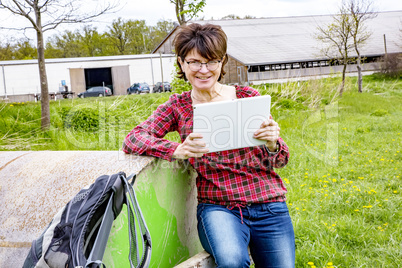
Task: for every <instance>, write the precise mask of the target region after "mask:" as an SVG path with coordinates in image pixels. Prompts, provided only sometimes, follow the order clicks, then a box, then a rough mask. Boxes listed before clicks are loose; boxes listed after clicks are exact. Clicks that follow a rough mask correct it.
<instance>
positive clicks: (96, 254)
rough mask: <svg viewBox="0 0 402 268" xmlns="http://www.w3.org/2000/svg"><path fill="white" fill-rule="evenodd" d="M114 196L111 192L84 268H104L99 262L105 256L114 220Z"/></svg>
mask: <svg viewBox="0 0 402 268" xmlns="http://www.w3.org/2000/svg"><path fill="white" fill-rule="evenodd" d="M114 195H115V194H114V193H113V192H112V194H111V196H110V198H109V201H108V204H107V207H106V210H105V214H104V215H103V219H102V223H101V226H100V227H99V231H98V234H97V237H96V239H95V242H94V244H93V246H92V250H91V253H90V254H89V257H88V259H87V263H86V264H85V267H88V268H98V267H106V266H105V265H104V264H103V263H102V261H101V260H102V259H103V254H105V249H106V244H107V240H108V238H109V234H110V230H111V229H112V225H113V221H114V219H115V216H114V213H113V207H114V204H113V203H114V202H113V201H114Z"/></svg>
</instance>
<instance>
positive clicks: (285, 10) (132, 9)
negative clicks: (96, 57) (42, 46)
mask: <svg viewBox="0 0 402 268" xmlns="http://www.w3.org/2000/svg"><path fill="white" fill-rule="evenodd" d="M111 1H112V0H111ZM114 1H116V0H114ZM119 1H120V9H119V10H118V11H117V12H116V13H114V14H111V15H106V16H103V17H101V18H100V19H99V20H100V21H97V22H95V23H92V25H94V26H97V27H98V30H99V31H101V32H102V31H104V30H105V29H106V26H108V25H110V24H111V23H112V21H113V20H114V19H117V18H118V17H121V18H123V19H126V20H127V19H132V20H145V21H146V24H147V25H149V26H151V25H156V23H157V22H158V21H159V20H172V21H176V19H175V7H174V5H173V4H171V3H170V0H119ZM90 2H92V3H93V2H94V1H87V2H85V1H83V2H82V3H90ZM341 2H342V0H206V6H205V8H204V12H203V13H201V14H200V17H203V18H204V19H211V18H213V19H220V18H222V17H224V16H226V15H229V14H234V15H237V16H240V17H244V16H246V15H250V16H254V17H257V18H260V17H288V16H304V15H325V14H334V13H336V12H337V10H338V9H339V5H340V3H341ZM374 7H375V10H377V11H395V10H402V1H401V0H376V1H374ZM16 19H17V18H15V17H10V15H9V14H8V13H5V11H0V25H1V26H10V25H16V24H17V23H18V24H19V25H21V23H26V21H25V19H23V18H21V19H19V20H20V21H16ZM72 28H80V26H77V25H72V26H69V28H68V29H72ZM64 29H65V28H59V30H64ZM55 33H57V32H53V33H47V36H45V38H47V37H48V36H49V34H50V35H51V34H55ZM10 36H16V33H15V32H14V33H10V32H9V31H5V30H0V42H1V39H2V38H5V37H6V38H9V37H10ZM34 36H35V35H30V37H31V38H34Z"/></svg>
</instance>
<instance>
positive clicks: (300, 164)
mask: <svg viewBox="0 0 402 268" xmlns="http://www.w3.org/2000/svg"><path fill="white" fill-rule="evenodd" d="M339 82H340V81H339V78H327V79H321V80H311V81H305V82H292V83H285V84H269V85H260V86H255V88H257V89H258V90H259V91H260V92H261V93H262V94H270V95H271V96H272V98H273V109H272V114H273V116H274V118H275V119H276V120H277V121H278V122H279V125H280V127H281V136H282V138H283V139H284V140H285V141H286V142H287V144H288V145H289V147H290V154H291V155H290V161H289V164H288V165H287V166H286V167H285V168H283V169H281V170H277V172H278V173H279V174H280V175H281V177H282V178H283V180H284V181H285V185H286V186H287V188H288V190H289V192H288V204H289V208H290V212H291V216H292V219H293V222H294V226H295V233H296V247H297V252H296V258H297V263H296V267H353V268H355V267H387V268H388V267H402V263H401V260H402V245H401V243H402V227H401V221H402V209H401V207H402V178H401V160H402V153H401V150H402V134H401V133H402V105H401V104H402V80H401V79H387V78H382V77H380V76H378V75H371V76H366V77H365V78H364V89H363V91H364V92H363V93H360V94H359V93H357V88H356V79H355V78H348V79H347V83H346V91H345V93H344V95H343V97H342V98H339V97H338V94H337V87H338V85H339ZM168 97H169V94H168V93H162V94H147V95H130V96H119V97H110V98H92V99H73V100H60V101H52V102H51V121H52V126H51V128H50V130H49V131H47V132H42V131H41V130H40V106H39V104H37V103H2V104H1V103H0V135H1V137H2V139H1V141H0V149H1V150H118V149H119V148H120V147H121V143H122V140H123V138H124V136H125V135H126V134H127V133H128V131H129V130H131V129H132V128H133V127H134V126H135V125H137V124H138V123H139V122H141V121H143V120H144V119H145V118H146V117H147V116H148V115H149V114H150V113H151V112H152V111H153V110H155V108H156V107H157V106H158V105H159V104H161V103H163V102H164V101H166V100H167V99H168ZM168 138H169V139H172V140H176V141H177V140H178V135H177V134H169V136H168Z"/></svg>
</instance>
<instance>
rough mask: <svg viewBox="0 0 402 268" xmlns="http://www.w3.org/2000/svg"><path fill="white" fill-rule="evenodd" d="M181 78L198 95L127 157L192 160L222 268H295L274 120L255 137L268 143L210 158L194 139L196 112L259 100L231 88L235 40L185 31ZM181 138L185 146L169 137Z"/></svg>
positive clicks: (161, 112) (172, 106)
mask: <svg viewBox="0 0 402 268" xmlns="http://www.w3.org/2000/svg"><path fill="white" fill-rule="evenodd" d="M174 44H175V51H176V54H177V63H178V65H179V67H180V71H179V72H178V76H179V77H180V78H183V79H185V80H188V81H189V82H190V84H191V86H192V90H191V91H188V92H184V93H182V94H180V95H179V94H174V95H172V96H171V97H170V99H169V100H168V101H167V102H166V103H165V104H162V105H160V106H159V107H158V108H157V110H156V111H155V112H154V113H153V114H152V115H151V116H150V117H149V118H148V119H147V120H146V121H145V122H143V123H141V124H140V125H138V126H137V127H136V128H134V129H133V130H132V131H131V132H130V133H129V134H128V136H127V137H126V139H125V141H124V144H123V150H124V151H125V152H126V153H136V154H140V155H149V156H155V157H160V158H163V159H165V160H168V161H172V160H174V159H188V160H189V162H190V163H191V164H192V166H193V167H194V168H195V170H196V171H197V173H198V177H197V190H198V203H199V204H198V207H197V219H198V233H199V237H200V241H201V244H202V246H203V247H204V248H205V250H206V251H207V252H209V253H210V254H211V255H213V257H214V258H215V262H216V264H217V266H218V267H230V268H234V267H248V266H249V265H250V258H249V254H248V247H249V248H250V252H251V255H252V258H253V261H254V262H255V264H256V267H280V268H287V267H294V262H295V243H294V233H293V226H292V222H291V219H290V216H289V212H288V209H287V206H286V203H285V200H286V198H285V194H286V188H285V186H284V184H283V182H282V180H281V178H280V177H279V175H277V174H276V173H275V172H274V170H273V168H281V167H283V166H285V165H286V163H287V161H288V157H289V150H288V147H287V145H286V144H285V142H284V141H283V140H282V139H281V138H280V137H279V130H280V129H279V127H278V124H277V123H276V122H275V121H274V120H273V119H272V117H271V118H269V119H267V120H266V121H265V122H263V123H262V125H261V127H260V129H258V130H257V131H256V132H255V133H254V137H255V138H257V139H261V140H265V141H266V144H265V145H262V146H255V147H249V148H241V149H235V150H228V151H223V152H214V153H208V148H207V147H206V144H205V143H204V141H202V135H201V134H199V133H192V126H193V110H192V105H194V104H198V103H206V102H218V101H224V100H230V99H234V98H248V97H254V96H258V95H259V93H258V92H257V91H255V90H254V89H252V88H250V87H244V88H241V87H232V86H226V85H223V84H221V83H219V81H220V80H221V79H222V77H223V76H224V75H225V72H224V70H223V69H224V66H225V64H226V63H227V61H228V59H227V56H226V48H227V37H226V35H225V33H224V32H223V31H222V29H221V28H220V27H219V26H216V25H211V24H206V25H199V24H196V23H193V24H189V25H187V26H181V28H180V30H179V32H178V34H177V36H176V37H175V40H174ZM171 131H178V132H179V134H180V137H181V140H182V143H176V142H171V141H168V140H165V139H163V137H164V136H165V135H166V134H167V133H168V132H171Z"/></svg>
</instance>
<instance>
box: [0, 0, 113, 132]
mask: <svg viewBox="0 0 402 268" xmlns="http://www.w3.org/2000/svg"><path fill="white" fill-rule="evenodd" d="M81 5H82V1H78V0H5V1H2V0H0V9H5V10H7V11H9V12H11V13H12V14H14V15H16V16H22V17H24V18H26V19H27V20H28V21H29V23H30V24H31V25H32V26H30V27H26V28H22V29H17V28H13V29H15V30H24V31H25V30H27V29H34V30H35V31H36V39H37V49H38V65H39V76H40V86H41V127H42V129H48V128H49V126H50V108H49V89H48V82H47V75H46V68H45V48H44V47H45V44H44V37H43V34H44V32H46V31H49V30H53V29H55V28H57V27H58V26H59V25H61V24H65V23H82V22H89V21H92V20H93V19H94V18H96V17H98V16H100V15H102V14H105V13H107V12H109V11H112V10H113V9H114V8H115V7H116V6H117V5H116V4H113V3H112V4H106V5H104V6H102V5H99V6H98V7H97V8H96V7H91V10H92V11H89V10H83V11H82V12H80V7H81Z"/></svg>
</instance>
